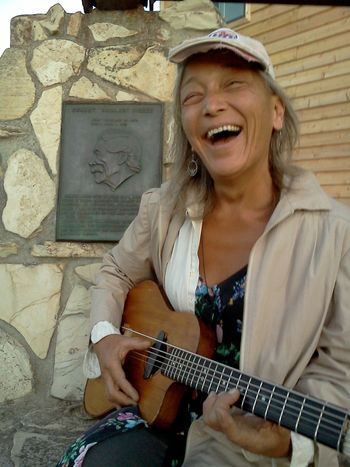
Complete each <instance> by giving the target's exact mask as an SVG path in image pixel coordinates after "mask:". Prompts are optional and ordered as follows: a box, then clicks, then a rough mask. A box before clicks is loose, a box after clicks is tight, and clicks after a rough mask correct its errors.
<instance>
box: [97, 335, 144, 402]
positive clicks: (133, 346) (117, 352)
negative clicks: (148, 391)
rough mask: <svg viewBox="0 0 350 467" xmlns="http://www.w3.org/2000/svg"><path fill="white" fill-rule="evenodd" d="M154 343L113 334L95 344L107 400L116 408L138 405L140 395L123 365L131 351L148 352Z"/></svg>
mask: <svg viewBox="0 0 350 467" xmlns="http://www.w3.org/2000/svg"><path fill="white" fill-rule="evenodd" d="M151 345H152V343H151V342H150V341H149V340H146V339H142V338H139V337H125V336H123V335H119V334H112V335H109V336H106V337H104V338H103V339H101V340H100V341H99V342H97V343H96V344H94V351H95V352H96V355H97V358H98V361H99V363H100V368H101V374H102V378H103V381H104V384H105V388H106V396H107V399H108V400H109V401H110V402H111V403H112V404H113V405H114V406H115V407H116V408H120V407H122V406H127V405H136V404H137V401H138V399H139V395H138V393H137V391H136V389H135V388H134V387H133V386H132V385H131V383H130V382H129V381H128V380H127V379H126V376H125V373H124V370H123V363H124V361H125V357H126V355H127V354H128V352H130V351H131V350H140V351H141V350H146V349H147V348H148V347H150V346H151Z"/></svg>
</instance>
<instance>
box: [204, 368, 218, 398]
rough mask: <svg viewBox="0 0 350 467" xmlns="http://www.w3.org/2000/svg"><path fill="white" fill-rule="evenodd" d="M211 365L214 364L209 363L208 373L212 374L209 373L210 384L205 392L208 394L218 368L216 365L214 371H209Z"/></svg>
mask: <svg viewBox="0 0 350 467" xmlns="http://www.w3.org/2000/svg"><path fill="white" fill-rule="evenodd" d="M212 363H214V362H211V363H210V366H209V371H211V372H212V373H211V374H212V376H211V380H210V384H209V386H208V388H207V391H206V392H207V393H208V394H209V393H210V392H211V387H212V386H213V382H214V378H215V375H216V372H217V370H218V366H219V365H218V364H217V363H216V364H215V369H214V370H211V365H212Z"/></svg>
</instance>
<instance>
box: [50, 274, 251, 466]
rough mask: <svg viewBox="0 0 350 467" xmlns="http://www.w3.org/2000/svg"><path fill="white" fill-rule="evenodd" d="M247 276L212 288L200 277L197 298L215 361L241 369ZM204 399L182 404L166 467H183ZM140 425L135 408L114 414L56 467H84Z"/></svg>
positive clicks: (80, 440)
mask: <svg viewBox="0 0 350 467" xmlns="http://www.w3.org/2000/svg"><path fill="white" fill-rule="evenodd" d="M246 274H247V266H245V267H244V268H242V269H241V270H240V271H238V272H236V273H235V274H233V275H232V276H231V277H229V278H228V279H226V280H224V281H223V282H221V283H220V284H218V285H215V286H212V287H208V286H207V285H206V283H205V281H204V280H203V278H201V277H199V280H198V285H197V288H196V294H195V314H196V315H197V316H198V318H200V319H202V320H203V321H204V322H205V323H206V324H208V325H210V326H211V327H212V328H213V329H214V330H215V333H216V340H217V344H216V348H215V352H214V357H213V358H214V359H215V360H216V361H218V362H221V363H224V364H226V365H230V366H232V367H235V368H238V366H239V358H240V343H241V332H242V320H243V303H244V292H245V283H246ZM205 398H206V394H202V393H198V392H197V391H192V392H191V393H189V396H188V397H185V398H184V400H183V401H182V405H181V407H180V409H179V413H178V416H177V419H176V421H175V423H174V426H173V428H172V434H173V436H172V441H171V442H170V445H169V449H168V453H167V456H166V459H165V462H164V464H163V465H164V466H165V467H168V466H171V467H177V466H180V465H181V464H182V461H183V457H184V452H185V444H186V437H187V432H188V429H189V426H190V424H191V422H192V421H193V420H195V419H197V418H198V417H199V416H200V415H201V412H202V404H203V401H204V399H205ZM138 425H144V426H147V423H146V422H145V421H144V420H143V419H142V418H141V417H140V415H139V413H138V410H137V408H135V407H125V408H123V409H121V410H115V411H113V412H111V413H110V414H108V415H107V416H106V417H105V418H103V419H102V420H100V421H98V422H97V423H96V424H95V425H94V426H92V427H91V428H90V429H89V430H88V431H87V432H85V433H84V434H83V435H82V436H80V437H79V438H78V439H77V440H76V441H75V442H74V443H73V444H72V445H71V446H70V447H69V449H68V450H67V452H66V453H65V454H64V455H63V457H62V458H61V459H60V461H59V462H58V464H57V465H56V467H81V466H82V465H83V461H84V457H85V455H86V453H87V452H88V450H89V449H90V448H91V447H92V446H94V445H95V444H97V443H99V442H101V441H103V440H105V439H107V438H109V437H112V436H116V435H117V434H118V433H124V432H126V431H128V430H130V429H132V428H134V427H136V426H138Z"/></svg>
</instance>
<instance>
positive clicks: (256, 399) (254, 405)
mask: <svg viewBox="0 0 350 467" xmlns="http://www.w3.org/2000/svg"><path fill="white" fill-rule="evenodd" d="M262 385H263V382H262V381H261V383H260V385H259V389H258V392H257V393H256V396H255V401H254V404H253V408H252V413H255V407H256V404H257V402H258V399H259V394H260V391H261V387H262Z"/></svg>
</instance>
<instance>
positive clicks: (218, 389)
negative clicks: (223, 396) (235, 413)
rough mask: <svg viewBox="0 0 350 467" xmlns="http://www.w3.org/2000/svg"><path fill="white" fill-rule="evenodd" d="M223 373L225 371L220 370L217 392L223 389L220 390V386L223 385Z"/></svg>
mask: <svg viewBox="0 0 350 467" xmlns="http://www.w3.org/2000/svg"><path fill="white" fill-rule="evenodd" d="M222 373H223V372H222V371H221V372H220V379H219V382H218V384H217V386H216V392H218V393H219V392H221V391H220V386H221V381H222Z"/></svg>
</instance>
